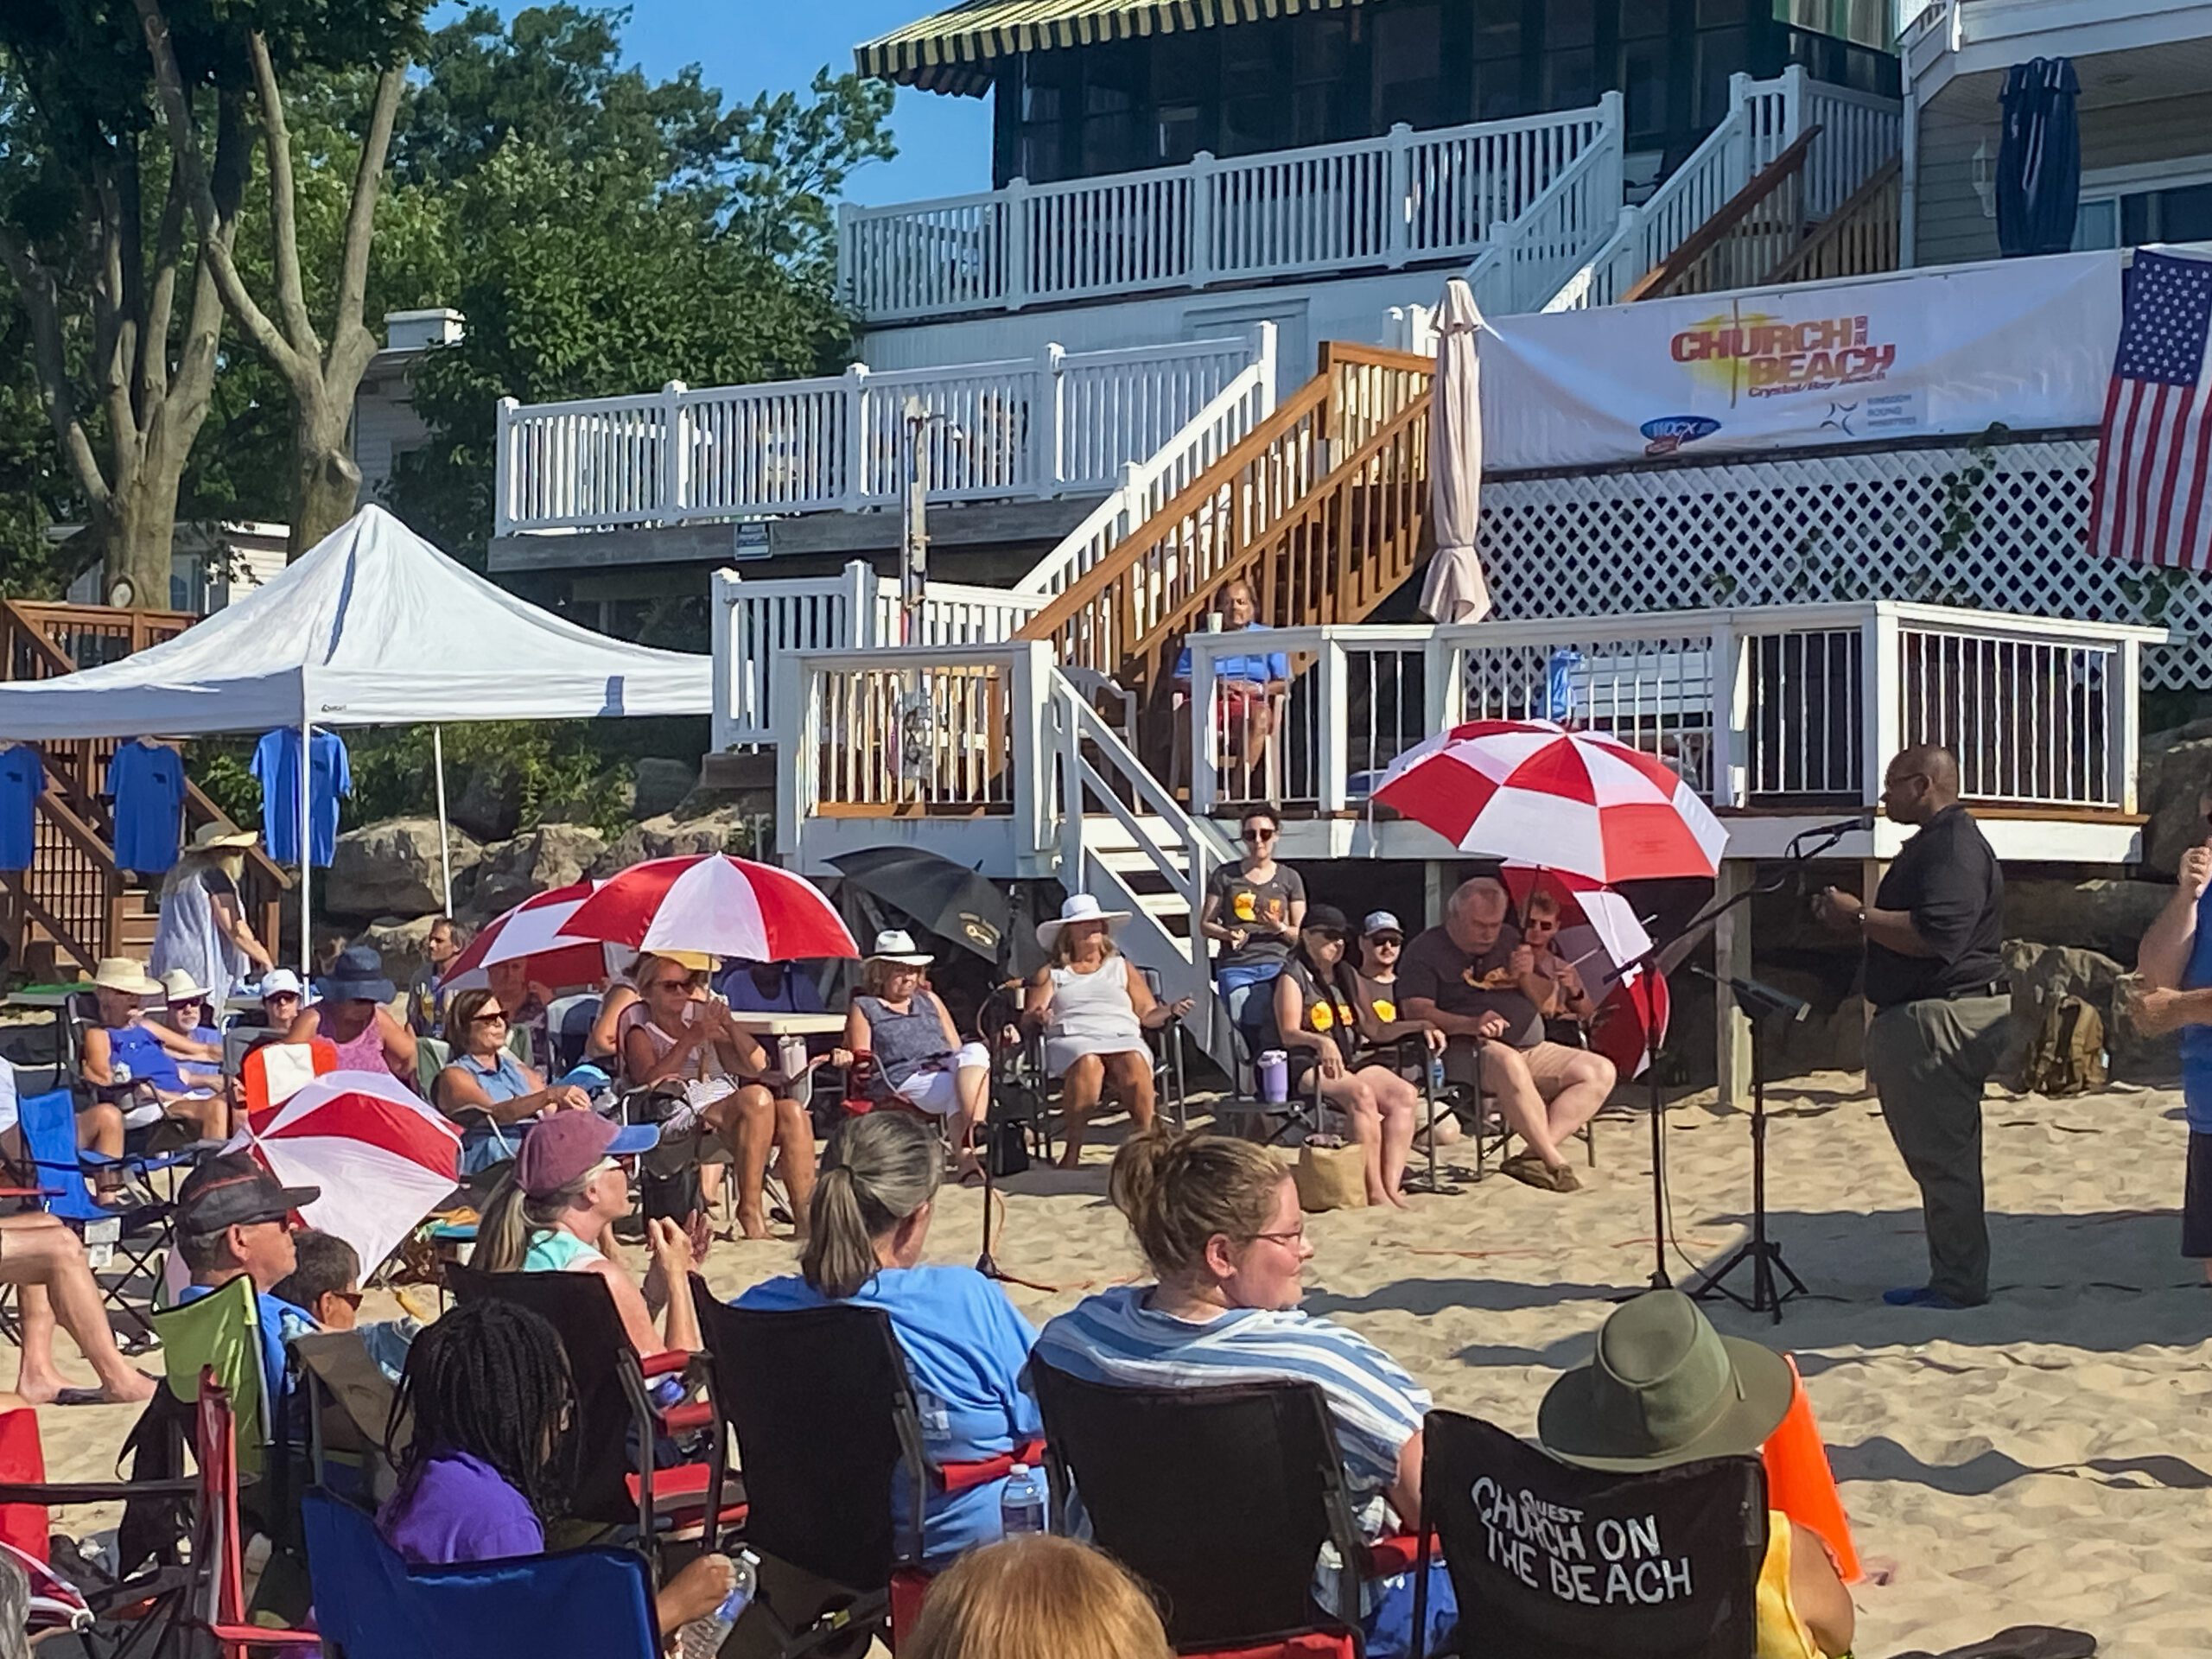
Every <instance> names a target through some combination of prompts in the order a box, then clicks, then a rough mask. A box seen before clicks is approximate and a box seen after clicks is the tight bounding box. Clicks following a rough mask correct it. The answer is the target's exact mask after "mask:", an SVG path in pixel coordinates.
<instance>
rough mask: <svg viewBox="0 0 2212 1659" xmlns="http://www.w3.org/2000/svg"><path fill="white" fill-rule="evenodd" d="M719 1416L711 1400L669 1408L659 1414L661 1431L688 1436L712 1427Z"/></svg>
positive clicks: (695, 1401)
mask: <svg viewBox="0 0 2212 1659" xmlns="http://www.w3.org/2000/svg"><path fill="white" fill-rule="evenodd" d="M718 1415H719V1413H718V1412H717V1411H716V1410H715V1402H713V1401H711V1400H694V1401H692V1402H690V1403H689V1404H686V1405H681V1406H671V1408H669V1409H668V1410H666V1411H664V1412H662V1413H661V1414H660V1426H661V1431H662V1433H667V1434H690V1433H695V1432H696V1431H697V1430H699V1429H702V1428H709V1427H713V1425H714V1422H715V1418H716V1417H717V1416H718Z"/></svg>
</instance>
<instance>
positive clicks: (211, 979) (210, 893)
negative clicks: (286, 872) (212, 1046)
mask: <svg viewBox="0 0 2212 1659" xmlns="http://www.w3.org/2000/svg"><path fill="white" fill-rule="evenodd" d="M257 839H258V837H257V836H255V835H254V834H253V832H252V831H251V830H249V829H235V830H226V829H224V828H223V827H222V826H221V825H220V824H214V823H203V824H201V825H200V828H199V829H198V830H197V831H196V832H194V836H193V837H192V845H191V846H189V847H188V848H187V849H185V851H184V856H183V857H181V858H180V859H178V860H177V861H176V863H175V865H174V866H173V867H172V868H170V870H169V873H168V875H167V876H165V877H164V878H162V897H161V919H160V920H159V921H158V922H156V924H155V932H154V949H153V952H152V956H153V972H154V977H155V978H156V979H159V978H160V977H161V976H162V975H163V974H167V973H171V972H174V971H175V970H176V969H183V970H184V971H185V972H186V973H188V974H189V975H191V976H192V982H193V983H194V984H195V985H199V986H202V987H204V988H206V990H207V1008H208V1012H209V1014H211V1015H213V1018H214V1019H215V1020H217V1021H220V1020H221V1019H222V1017H223V1012H224V1009H225V1008H226V1007H227V1006H228V1004H229V1002H230V1000H231V994H232V992H233V991H234V990H236V989H237V988H238V987H239V986H240V985H242V984H245V982H247V981H249V980H251V979H253V978H255V977H257V976H259V975H261V974H265V973H267V972H268V971H269V970H270V969H271V968H272V967H274V966H275V965H276V963H275V962H274V961H273V960H272V959H271V957H270V954H269V952H268V951H267V950H265V949H264V948H263V946H262V943H261V941H260V940H259V939H258V938H255V937H254V931H253V925H252V924H251V922H249V921H247V920H246V918H245V907H244V906H243V905H242V904H241V903H240V901H239V898H238V882H239V881H240V880H241V879H243V878H244V876H245V849H247V848H249V847H251V846H252V845H253V843H254V842H255V841H257Z"/></svg>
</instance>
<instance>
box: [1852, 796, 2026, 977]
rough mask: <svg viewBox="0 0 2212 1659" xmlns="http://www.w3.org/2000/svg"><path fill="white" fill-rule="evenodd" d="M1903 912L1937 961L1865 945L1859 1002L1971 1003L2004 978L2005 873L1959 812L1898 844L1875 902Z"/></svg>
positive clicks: (1950, 810)
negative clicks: (1958, 999) (1963, 999)
mask: <svg viewBox="0 0 2212 1659" xmlns="http://www.w3.org/2000/svg"><path fill="white" fill-rule="evenodd" d="M1874 907H1875V908H1876V909H1878V910H1902V911H1906V912H1910V914H1911V917H1912V925H1913V927H1914V929H1915V930H1916V931H1917V932H1918V933H1919V935H1920V937H1921V938H1923V939H1925V940H1927V941H1928V943H1929V945H1930V946H1932V947H1933V948H1934V950H1935V951H1936V954H1935V955H1934V956H1932V957H1908V956H1904V955H1901V954H1900V953H1899V952H1897V951H1895V950H1891V949H1890V948H1889V947H1888V946H1886V945H1883V944H1876V943H1875V942H1874V941H1873V940H1872V938H1869V939H1868V940H1867V941H1866V1001H1867V1002H1868V1003H1869V1004H1870V1005H1872V1007H1876V1008H1888V1007H1896V1006H1897V1004H1898V1003H1900V1002H1917V1001H1921V1000H1922V999H1923V998H1925V997H1931V996H1963V995H1974V994H1975V993H1977V992H1980V991H1982V990H1984V989H1986V988H1987V987H1988V986H1989V985H1990V984H1991V983H1992V982H1994V981H1995V980H1996V979H1998V978H1999V976H2001V975H2002V974H2003V973H2004V970H2005V969H2004V960H2003V958H2002V957H2001V956H2000V955H1999V948H2000V946H2001V944H2002V943H2003V934H2004V925H2005V872H2004V871H2003V870H2002V869H2001V868H1999V866H1998V862H1997V855H1996V854H1995V853H1994V852H1993V851H1992V850H1991V849H1990V845H1989V842H1987V840H1986V839H1985V838H1984V837H1983V836H1982V833H1981V828H1980V825H1979V824H1977V823H1974V817H1973V815H1972V814H1970V813H1969V812H1967V810H1966V808H1964V807H1963V806H1955V805H1954V806H1947V807H1945V808H1944V809H1943V810H1942V811H1941V812H1938V813H1937V814H1936V816H1935V817H1932V818H1930V819H1929V821H1928V822H1927V823H1925V824H1923V826H1922V827H1921V830H1920V833H1919V834H1918V835H1916V836H1914V837H1913V838H1912V839H1911V840H1910V841H1909V842H1905V844H1904V850H1903V851H1902V852H1900V853H1898V855H1897V857H1896V859H1895V860H1894V861H1891V865H1890V869H1889V874H1886V875H1885V876H1884V877H1883V878H1882V885H1881V887H1879V888H1878V889H1877V890H1876V892H1875V894H1874Z"/></svg>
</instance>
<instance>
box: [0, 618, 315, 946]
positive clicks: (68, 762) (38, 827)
mask: <svg viewBox="0 0 2212 1659" xmlns="http://www.w3.org/2000/svg"><path fill="white" fill-rule="evenodd" d="M196 620H198V619H197V618H195V617H193V616H191V615H189V614H187V613H182V612H177V611H124V610H115V609H111V608H110V607H106V606H99V605H59V604H44V603H37V602H33V601H22V600H6V601H0V677H3V678H6V679H10V680H43V679H51V678H54V677H56V676H58V675H62V674H68V673H73V672H74V671H76V670H77V669H79V668H80V667H81V668H89V667H92V666H95V665H97V664H102V663H111V662H114V661H117V660H118V659H119V658H124V657H127V656H129V655H130V654H131V653H132V652H138V651H143V650H144V649H145V648H146V647H147V646H149V645H159V644H160V643H161V642H162V640H164V639H175V637H176V636H177V635H178V634H180V633H181V632H184V630H185V629H187V628H188V627H189V626H192V624H193V623H194V621H196ZM36 747H37V748H38V751H39V757H40V760H41V762H42V763H43V764H44V766H45V767H46V792H45V793H44V794H43V795H41V797H40V798H39V801H38V809H37V816H36V817H35V819H34V821H33V839H32V847H33V852H34V856H33V859H32V862H31V868H29V869H28V870H22V871H11V872H8V873H6V874H0V944H4V945H5V946H6V948H7V950H8V952H9V955H8V958H7V968H8V969H9V970H10V971H11V972H14V973H17V974H24V975H28V976H30V977H31V978H32V979H34V980H48V979H52V978H54V977H56V976H66V975H67V974H68V973H69V972H71V971H72V970H73V969H82V970H83V971H86V972H90V971H91V970H92V967H93V965H94V964H95V963H98V962H99V958H100V957H112V956H129V957H137V958H138V959H139V960H140V961H142V962H143V961H144V960H145V959H146V957H147V953H148V952H149V950H150V949H151V948H152V945H153V943H154V929H155V925H156V920H157V918H158V907H157V904H156V893H157V892H158V890H159V887H160V878H159V877H158V876H154V877H150V878H148V877H139V876H137V875H136V874H135V873H134V874H132V875H131V877H130V880H129V882H128V883H127V884H126V880H125V876H124V872H122V871H120V870H118V869H117V868H116V865H115V843H114V836H115V823H114V819H113V817H111V814H110V813H109V810H108V805H107V802H106V800H105V798H104V797H103V795H102V794H101V791H102V790H103V789H104V788H105V786H106V783H107V768H108V763H109V761H111V760H113V759H114V758H115V751H116V749H117V747H118V741H117V740H116V739H113V738H95V739H85V740H76V741H65V742H53V743H41V744H39V745H37V746H36ZM206 823H219V824H220V825H222V826H223V827H224V828H225V829H232V828H235V827H236V826H235V825H233V824H232V823H231V821H230V819H229V818H228V817H226V816H225V815H224V814H223V812H222V811H221V810H220V809H219V808H218V807H217V806H216V804H214V802H213V801H211V800H209V799H208V798H207V796H206V795H204V794H202V793H201V792H200V787H199V785H196V784H194V783H192V782H190V781H189V780H187V782H186V785H185V803H184V834H185V835H186V836H187V837H189V836H191V835H192V833H193V832H194V830H196V829H199V828H200V825H202V824H206ZM290 886H291V878H290V877H289V876H288V875H286V874H285V873H284V872H283V869H281V868H278V866H277V865H276V864H275V863H273V862H271V861H270V859H269V858H268V857H267V856H266V855H264V853H263V852H262V850H261V849H259V848H253V849H249V850H248V852H247V854H246V868H245V882H244V884H243V889H242V892H241V894H240V897H241V898H242V899H243V900H244V902H245V911H246V914H247V916H248V918H250V919H251V921H252V923H253V926H254V931H255V932H257V934H259V935H260V937H261V938H264V939H274V938H276V937H277V918H278V912H279V906H280V905H281V902H282V899H281V895H282V894H283V891H284V889H285V888H287V887H290Z"/></svg>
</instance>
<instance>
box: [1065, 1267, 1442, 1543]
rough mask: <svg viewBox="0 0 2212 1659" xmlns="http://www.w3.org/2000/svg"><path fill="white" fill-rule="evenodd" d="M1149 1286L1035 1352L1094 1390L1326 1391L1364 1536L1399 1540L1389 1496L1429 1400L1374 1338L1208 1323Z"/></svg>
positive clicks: (1309, 1321)
mask: <svg viewBox="0 0 2212 1659" xmlns="http://www.w3.org/2000/svg"><path fill="white" fill-rule="evenodd" d="M1153 1289H1154V1287H1152V1286H1150V1285H1118V1286H1116V1287H1114V1288H1113V1289H1111V1290H1108V1291H1103V1292H1101V1293H1100V1294H1097V1295H1096V1296H1090V1297H1086V1298H1084V1300H1083V1301H1082V1302H1081V1303H1079V1304H1078V1305H1077V1306H1076V1308H1075V1309H1074V1311H1073V1312H1071V1313H1063V1314H1061V1315H1060V1317H1059V1318H1058V1319H1054V1320H1052V1323H1050V1324H1049V1325H1046V1327H1045V1329H1044V1330H1043V1332H1040V1333H1039V1336H1038V1338H1037V1350H1036V1351H1037V1352H1038V1353H1039V1355H1041V1356H1042V1357H1044V1359H1045V1362H1046V1363H1047V1364H1049V1365H1052V1366H1056V1367H1058V1369H1059V1370H1064V1371H1065V1372H1067V1373H1068V1374H1069V1375H1070V1376H1077V1377H1081V1378H1083V1379H1084V1380H1085V1381H1086V1382H1091V1383H1125V1384H1128V1385H1131V1386H1137V1387H1149V1388H1160V1387H1173V1386H1176V1385H1178V1384H1184V1383H1187V1384H1191V1385H1193V1386H1203V1385H1205V1384H1208V1383H1216V1384H1224V1383H1273V1382H1282V1381H1289V1382H1296V1383H1315V1384H1317V1385H1318V1386H1319V1388H1320V1390H1321V1395H1322V1397H1323V1398H1324V1399H1325V1401H1326V1402H1327V1403H1328V1408H1329V1416H1330V1420H1331V1422H1332V1427H1334V1428H1335V1430H1336V1434H1337V1449H1338V1451H1339V1452H1341V1453H1343V1455H1344V1484H1345V1485H1346V1487H1347V1488H1348V1489H1349V1492H1350V1496H1351V1503H1352V1510H1353V1513H1354V1515H1355V1516H1357V1520H1358V1522H1359V1527H1360V1530H1361V1532H1362V1533H1363V1535H1365V1536H1366V1537H1368V1538H1369V1539H1370V1540H1372V1539H1376V1538H1380V1537H1383V1536H1384V1535H1386V1534H1388V1533H1389V1532H1390V1531H1392V1530H1393V1529H1395V1524H1396V1521H1397V1517H1396V1516H1395V1515H1393V1514H1392V1513H1391V1510H1390V1507H1389V1503H1387V1502H1386V1501H1385V1499H1384V1498H1383V1490H1384V1489H1385V1488H1386V1487H1388V1486H1389V1485H1390V1484H1391V1483H1392V1482H1394V1481H1395V1480H1396V1479H1397V1478H1398V1452H1399V1451H1400V1449H1401V1448H1402V1447H1403V1446H1404V1445H1405V1443H1406V1442H1407V1441H1408V1440H1411V1439H1412V1438H1413V1437H1414V1435H1416V1434H1418V1433H1421V1419H1422V1418H1423V1417H1424V1416H1426V1415H1427V1413H1428V1408H1429V1396H1428V1390H1427V1389H1424V1388H1422V1387H1421V1385H1420V1384H1419V1383H1415V1382H1414V1380H1413V1378H1412V1377H1410V1376H1407V1375H1406V1373H1405V1370H1403V1368H1402V1367H1401V1366H1400V1365H1399V1364H1398V1363H1397V1361H1395V1360H1394V1359H1392V1358H1391V1357H1389V1355H1388V1354H1386V1353H1384V1352H1383V1351H1382V1350H1381V1349H1380V1348H1377V1347H1376V1345H1375V1344H1373V1343H1371V1342H1370V1341H1368V1340H1367V1338H1364V1337H1362V1336H1357V1335H1355V1334H1354V1333H1353V1332H1350V1331H1347V1330H1345V1329H1344V1327H1343V1326H1342V1325H1332V1324H1331V1323H1330V1322H1329V1321H1328V1320H1326V1319H1314V1318H1313V1317H1312V1316H1311V1315H1309V1314H1306V1313H1300V1312H1299V1311H1298V1310H1297V1309H1295V1308H1288V1309H1276V1308H1261V1307H1240V1308H1232V1309H1230V1311H1229V1312H1227V1313H1223V1314H1221V1315H1220V1316H1219V1317H1218V1318H1217V1319H1210V1320H1208V1321H1206V1322H1205V1324H1198V1323H1194V1322H1193V1321H1192V1320H1189V1319H1177V1318H1175V1317H1174V1316H1173V1315H1172V1314H1167V1313H1155V1312H1154V1310H1153V1309H1151V1308H1149V1307H1147V1306H1145V1299H1146V1297H1147V1296H1148V1295H1150V1294H1152V1291H1153Z"/></svg>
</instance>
